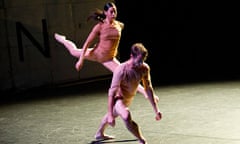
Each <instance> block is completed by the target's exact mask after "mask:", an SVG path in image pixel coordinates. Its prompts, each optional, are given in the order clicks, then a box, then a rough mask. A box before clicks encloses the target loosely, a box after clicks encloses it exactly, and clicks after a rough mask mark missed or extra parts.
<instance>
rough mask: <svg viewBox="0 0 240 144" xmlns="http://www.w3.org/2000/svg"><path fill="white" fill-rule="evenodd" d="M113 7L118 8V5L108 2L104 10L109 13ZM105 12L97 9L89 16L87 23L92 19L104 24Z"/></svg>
mask: <svg viewBox="0 0 240 144" xmlns="http://www.w3.org/2000/svg"><path fill="white" fill-rule="evenodd" d="M111 7H116V5H115V4H114V3H113V2H108V3H106V4H105V5H104V7H103V10H104V11H108V9H109V8H111ZM104 11H102V10H100V9H96V10H95V11H94V12H93V13H92V14H90V15H89V17H88V18H87V21H89V20H90V19H93V20H96V21H100V22H103V20H104V19H105V18H106V15H105V14H104Z"/></svg>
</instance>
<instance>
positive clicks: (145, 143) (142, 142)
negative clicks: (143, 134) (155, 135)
mask: <svg viewBox="0 0 240 144" xmlns="http://www.w3.org/2000/svg"><path fill="white" fill-rule="evenodd" d="M139 144H147V142H146V140H145V139H141V140H139Z"/></svg>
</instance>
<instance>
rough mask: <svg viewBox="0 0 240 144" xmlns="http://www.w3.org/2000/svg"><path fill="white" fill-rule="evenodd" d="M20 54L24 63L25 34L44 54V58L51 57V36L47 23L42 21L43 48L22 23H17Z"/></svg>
mask: <svg viewBox="0 0 240 144" xmlns="http://www.w3.org/2000/svg"><path fill="white" fill-rule="evenodd" d="M16 31H17V41H18V54H19V59H20V61H24V53H23V42H22V34H24V35H25V36H26V37H27V38H28V39H29V40H30V41H31V42H32V44H33V45H34V46H35V47H36V48H37V49H38V50H39V51H40V52H41V53H42V54H43V56H45V57H47V58H49V57H50V48H49V36H48V31H47V22H46V20H45V19H43V20H42V33H43V46H41V44H40V43H39V42H38V41H37V40H36V39H35V38H34V37H33V35H32V34H31V33H30V32H29V31H28V30H27V29H26V28H25V27H24V26H23V25H22V23H21V22H16Z"/></svg>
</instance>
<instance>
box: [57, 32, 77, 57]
mask: <svg viewBox="0 0 240 144" xmlns="http://www.w3.org/2000/svg"><path fill="white" fill-rule="evenodd" d="M54 37H55V39H56V40H57V41H58V42H59V43H61V44H63V45H64V46H65V47H66V48H67V49H68V51H69V52H70V54H71V55H72V56H74V57H76V58H79V57H80V54H81V49H78V48H77V46H76V45H75V44H74V43H73V42H72V41H70V40H67V39H66V37H65V36H64V35H60V34H57V33H55V34H54Z"/></svg>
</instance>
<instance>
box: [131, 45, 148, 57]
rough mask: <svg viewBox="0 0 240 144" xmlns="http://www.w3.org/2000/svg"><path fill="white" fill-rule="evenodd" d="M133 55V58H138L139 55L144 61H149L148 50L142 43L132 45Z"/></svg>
mask: <svg viewBox="0 0 240 144" xmlns="http://www.w3.org/2000/svg"><path fill="white" fill-rule="evenodd" d="M131 54H132V56H133V57H137V56H138V55H142V57H143V61H145V60H146V59H147V56H148V50H147V49H146V48H145V46H144V45H143V44H142V43H135V44H133V45H132V48H131Z"/></svg>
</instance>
